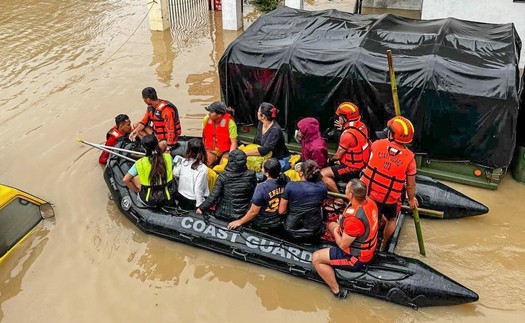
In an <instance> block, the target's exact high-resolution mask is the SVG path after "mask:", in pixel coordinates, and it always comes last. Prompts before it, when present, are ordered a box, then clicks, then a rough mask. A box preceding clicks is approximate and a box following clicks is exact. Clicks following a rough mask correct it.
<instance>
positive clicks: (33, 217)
mask: <svg viewBox="0 0 525 323" xmlns="http://www.w3.org/2000/svg"><path fill="white" fill-rule="evenodd" d="M54 215H55V212H54V210H53V207H52V206H51V204H50V203H48V202H46V201H44V200H42V199H40V198H38V197H36V196H34V195H31V194H29V193H27V192H24V191H21V190H18V189H16V188H14V187H10V186H6V185H1V184H0V263H1V262H2V261H3V260H4V259H5V258H6V257H7V256H8V254H9V252H10V251H11V250H13V249H14V248H15V247H16V245H17V244H19V243H20V242H22V241H23V240H24V239H25V238H26V237H27V236H28V235H29V234H30V233H31V230H32V229H33V228H34V227H35V226H36V225H37V224H38V223H40V221H41V220H42V219H45V218H50V217H53V216H54Z"/></svg>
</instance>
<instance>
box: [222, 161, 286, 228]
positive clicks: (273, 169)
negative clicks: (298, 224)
mask: <svg viewBox="0 0 525 323" xmlns="http://www.w3.org/2000/svg"><path fill="white" fill-rule="evenodd" d="M261 171H262V173H263V174H264V176H266V178H267V179H266V180H265V181H264V182H262V183H259V184H257V187H256V188H255V193H253V197H252V204H251V206H250V209H249V210H248V212H247V213H246V214H245V215H244V216H243V217H242V218H240V219H239V220H235V221H232V222H230V223H229V224H228V229H230V230H231V229H235V228H237V227H239V226H241V225H243V224H246V223H248V222H250V221H251V225H252V226H253V227H254V228H256V229H259V230H262V231H267V232H278V231H282V230H281V229H282V216H280V215H279V200H280V198H281V195H282V194H283V192H284V186H285V185H286V183H288V178H287V177H286V175H284V174H283V173H281V164H280V163H279V161H278V160H277V159H276V158H270V159H268V160H266V161H265V162H264V163H263V164H262V167H261Z"/></svg>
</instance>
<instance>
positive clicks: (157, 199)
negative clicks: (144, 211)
mask: <svg viewBox="0 0 525 323" xmlns="http://www.w3.org/2000/svg"><path fill="white" fill-rule="evenodd" d="M141 142H142V146H143V147H144V149H145V150H146V156H145V157H142V158H141V159H139V160H137V161H136V162H135V164H133V166H132V167H131V168H130V169H129V170H128V172H127V173H126V175H124V179H123V182H124V184H126V186H127V187H128V188H129V189H130V190H132V191H133V192H135V193H138V194H139V198H140V199H141V200H142V202H143V203H144V204H146V205H148V206H151V207H156V206H162V205H167V204H170V203H172V201H173V196H174V194H175V192H174V189H173V186H174V185H173V173H172V167H173V160H172V159H171V156H170V154H163V153H162V149H161V148H160V147H159V141H158V139H157V137H155V135H153V134H151V135H146V136H144V137H143V138H142V141H141Z"/></svg>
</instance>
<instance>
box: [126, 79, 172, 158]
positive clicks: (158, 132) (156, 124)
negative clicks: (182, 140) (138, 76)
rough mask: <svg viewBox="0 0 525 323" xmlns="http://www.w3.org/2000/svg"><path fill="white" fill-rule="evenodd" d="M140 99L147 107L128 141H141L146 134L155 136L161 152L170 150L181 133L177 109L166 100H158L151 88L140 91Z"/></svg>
mask: <svg viewBox="0 0 525 323" xmlns="http://www.w3.org/2000/svg"><path fill="white" fill-rule="evenodd" d="M142 99H143V100H144V103H146V105H147V106H148V107H147V109H146V113H145V114H144V116H143V117H142V120H141V121H140V122H139V123H137V124H136V125H135V126H134V128H133V131H132V132H131V134H130V135H129V139H130V140H132V141H133V140H135V138H136V137H139V138H141V139H142V137H144V136H145V135H147V134H155V136H157V139H158V140H159V146H160V147H161V150H162V151H165V150H166V149H167V150H170V148H172V147H173V146H175V144H176V143H177V142H178V141H179V136H180V135H181V133H182V129H181V127H180V120H179V111H178V110H177V107H176V106H175V105H173V103H171V102H169V101H167V100H162V99H159V98H158V97H157V92H156V91H155V89H154V88H152V87H147V88H144V90H142Z"/></svg>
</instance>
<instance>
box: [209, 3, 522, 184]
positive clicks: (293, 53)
mask: <svg viewBox="0 0 525 323" xmlns="http://www.w3.org/2000/svg"><path fill="white" fill-rule="evenodd" d="M389 49H390V50H391V51H392V53H393V58H394V64H395V71H396V79H397V85H398V92H399V100H400V105H401V112H402V114H403V115H404V116H405V117H408V118H409V119H411V120H412V121H413V123H414V126H415V128H416V134H415V139H414V142H413V144H412V147H411V149H412V150H413V151H415V152H416V153H417V154H418V155H419V160H418V161H419V162H420V165H419V166H420V170H421V169H423V168H424V167H428V168H431V165H432V163H434V164H436V165H438V161H446V164H445V167H444V168H446V169H447V170H453V169H458V168H457V167H458V165H459V167H460V168H461V166H462V165H464V166H465V167H464V169H462V170H458V171H457V174H456V176H451V177H448V178H447V177H446V176H445V177H440V176H439V175H440V174H439V173H440V172H441V173H442V174H441V175H443V176H444V174H445V171H442V170H437V171H436V172H437V173H436V172H431V173H430V174H429V173H427V175H431V176H434V177H438V178H446V179H449V180H454V178H453V177H461V176H464V177H465V178H466V177H469V176H470V174H472V173H475V174H476V175H477V176H478V177H479V179H480V181H481V182H483V181H485V182H490V181H494V182H496V183H497V182H498V181H499V179H500V174H503V173H504V170H505V169H506V168H507V167H508V166H509V164H510V162H511V159H512V157H513V152H514V148H515V145H516V126H517V119H518V111H519V95H518V91H519V82H520V79H519V68H518V62H519V55H520V49H521V40H520V38H519V36H518V34H517V32H516V30H515V28H514V25H513V24H486V23H478V22H470V21H463V20H459V19H454V18H447V19H439V20H429V21H423V20H414V19H409V18H402V17H397V16H394V15H389V14H384V15H354V14H350V13H345V12H341V11H337V10H325V11H303V10H297V9H291V8H286V7H285V8H281V9H277V10H274V11H272V12H270V13H269V14H266V15H264V16H261V17H260V18H259V19H257V20H256V21H255V22H254V23H253V24H252V25H251V26H250V27H249V28H248V29H247V30H246V31H245V32H244V33H243V34H242V35H241V36H239V37H238V38H237V39H236V40H235V41H233V42H232V43H231V44H230V46H229V47H228V48H227V49H226V51H225V53H224V55H223V56H222V58H221V60H220V63H219V75H220V80H221V91H222V95H223V97H224V100H225V101H226V103H227V104H228V105H229V106H231V107H233V108H234V109H235V110H236V120H237V122H238V123H239V124H256V122H257V117H256V111H257V107H258V105H259V104H260V103H261V102H263V101H266V102H270V103H273V104H274V105H276V106H277V107H278V108H279V109H280V110H281V113H280V115H279V119H278V121H279V124H280V125H281V126H282V127H283V128H284V131H285V132H286V133H288V135H289V136H288V137H289V138H291V134H292V133H293V131H294V127H295V123H296V122H297V121H298V120H299V119H301V118H303V117H306V116H314V117H317V118H318V119H319V121H320V123H321V127H322V128H323V129H326V128H329V127H332V126H333V125H332V124H331V118H332V117H333V115H334V111H335V109H336V107H337V105H338V104H340V103H341V102H343V101H347V100H349V101H352V102H354V103H356V104H357V105H358V106H359V107H360V108H361V110H362V115H363V119H364V121H365V123H366V124H367V125H368V126H369V127H370V132H371V133H374V132H375V131H379V130H382V129H383V128H384V127H385V124H386V121H387V120H388V119H389V118H391V117H392V116H394V114H395V113H394V107H393V103H392V93H391V84H390V80H389V74H388V64H387V58H386V51H387V50H389ZM450 161H452V162H456V163H450ZM455 167H456V168H455ZM438 168H439V167H438ZM474 170H478V171H474ZM462 172H463V173H465V174H460V173H462ZM470 177H473V176H470ZM470 180H472V181H475V180H473V179H465V181H464V182H467V183H468V182H469V181H470ZM470 184H475V183H470ZM494 185H495V186H494ZM494 185H492V186H490V185H488V184H487V185H486V186H487V187H490V188H496V187H497V184H494ZM480 186H483V185H480Z"/></svg>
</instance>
